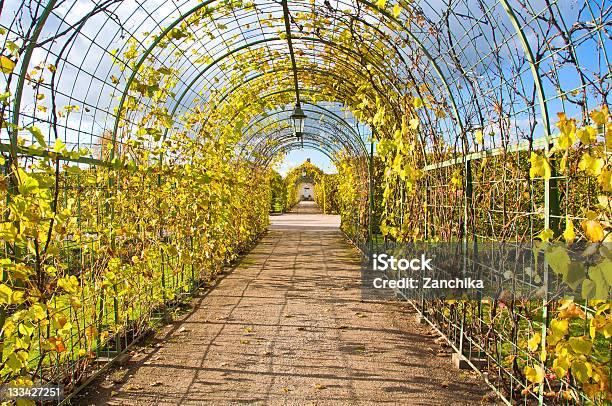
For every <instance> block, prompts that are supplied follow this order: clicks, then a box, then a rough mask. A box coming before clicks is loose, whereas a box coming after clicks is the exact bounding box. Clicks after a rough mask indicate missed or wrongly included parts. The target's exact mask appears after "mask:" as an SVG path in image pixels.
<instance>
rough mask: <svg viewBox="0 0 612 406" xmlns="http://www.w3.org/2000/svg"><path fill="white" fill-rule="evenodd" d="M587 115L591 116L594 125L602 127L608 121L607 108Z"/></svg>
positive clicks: (604, 107)
mask: <svg viewBox="0 0 612 406" xmlns="http://www.w3.org/2000/svg"><path fill="white" fill-rule="evenodd" d="M589 115H590V116H591V118H592V119H593V121H594V122H595V124H597V125H604V124H606V122H607V121H608V116H609V111H608V106H603V107H602V108H601V110H593V111H591V113H590V114H589Z"/></svg>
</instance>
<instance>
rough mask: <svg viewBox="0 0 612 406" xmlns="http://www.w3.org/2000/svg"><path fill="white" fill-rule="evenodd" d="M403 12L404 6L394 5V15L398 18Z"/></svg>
mask: <svg viewBox="0 0 612 406" xmlns="http://www.w3.org/2000/svg"><path fill="white" fill-rule="evenodd" d="M401 12H402V7H401V6H400V5H399V3H398V4H396V5H395V6H393V17H395V18H398V17H399V16H400V13H401Z"/></svg>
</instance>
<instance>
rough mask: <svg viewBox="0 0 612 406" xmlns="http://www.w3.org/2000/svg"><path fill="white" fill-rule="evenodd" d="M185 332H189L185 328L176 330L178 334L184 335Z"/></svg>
mask: <svg viewBox="0 0 612 406" xmlns="http://www.w3.org/2000/svg"><path fill="white" fill-rule="evenodd" d="M187 331H189V330H187V329H186V328H185V327H181V328H179V329H178V332H179V333H185V332H187Z"/></svg>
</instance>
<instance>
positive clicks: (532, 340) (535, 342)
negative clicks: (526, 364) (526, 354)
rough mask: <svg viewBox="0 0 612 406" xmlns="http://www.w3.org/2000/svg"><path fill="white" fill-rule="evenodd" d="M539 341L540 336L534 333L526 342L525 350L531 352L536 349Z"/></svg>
mask: <svg viewBox="0 0 612 406" xmlns="http://www.w3.org/2000/svg"><path fill="white" fill-rule="evenodd" d="M541 341H542V334H540V333H535V334H534V335H533V337H531V338H530V339H529V341H528V342H527V348H528V349H529V351H532V352H533V351H535V350H537V349H538V347H539V345H540V342H541Z"/></svg>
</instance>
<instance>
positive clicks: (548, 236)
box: [536, 228, 555, 242]
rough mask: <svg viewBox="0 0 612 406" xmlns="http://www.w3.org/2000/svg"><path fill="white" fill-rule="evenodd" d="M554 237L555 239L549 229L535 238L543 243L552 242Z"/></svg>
mask: <svg viewBox="0 0 612 406" xmlns="http://www.w3.org/2000/svg"><path fill="white" fill-rule="evenodd" d="M554 237H555V233H554V232H553V230H551V229H550V228H547V229H545V230H542V232H541V233H540V234H538V235H537V236H536V238H539V239H540V240H542V241H544V242H548V241H550V240H552V239H553V238H554Z"/></svg>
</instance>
